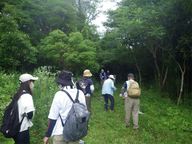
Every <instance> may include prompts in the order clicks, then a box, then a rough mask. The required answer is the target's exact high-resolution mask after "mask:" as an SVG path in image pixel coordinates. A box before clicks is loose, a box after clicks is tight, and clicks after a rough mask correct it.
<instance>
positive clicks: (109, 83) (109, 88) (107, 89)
mask: <svg viewBox="0 0 192 144" xmlns="http://www.w3.org/2000/svg"><path fill="white" fill-rule="evenodd" d="M113 90H117V88H116V87H115V86H114V82H113V80H111V79H110V78H109V79H107V80H105V82H104V83H103V87H102V94H103V95H104V94H110V95H111V96H113Z"/></svg>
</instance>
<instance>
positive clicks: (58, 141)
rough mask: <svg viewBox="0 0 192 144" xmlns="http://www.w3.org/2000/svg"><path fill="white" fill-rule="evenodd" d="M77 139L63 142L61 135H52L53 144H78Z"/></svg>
mask: <svg viewBox="0 0 192 144" xmlns="http://www.w3.org/2000/svg"><path fill="white" fill-rule="evenodd" d="M79 141H80V140H78V141H75V142H65V141H64V139H63V135H54V136H53V144H79Z"/></svg>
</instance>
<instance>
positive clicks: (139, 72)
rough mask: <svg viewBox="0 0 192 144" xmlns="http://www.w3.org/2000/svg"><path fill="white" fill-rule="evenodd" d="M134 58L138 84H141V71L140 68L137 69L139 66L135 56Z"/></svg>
mask: <svg viewBox="0 0 192 144" xmlns="http://www.w3.org/2000/svg"><path fill="white" fill-rule="evenodd" d="M134 60H135V66H136V68H137V71H138V74H139V85H140V86H141V71H140V69H139V66H138V64H137V60H136V58H135V57H134Z"/></svg>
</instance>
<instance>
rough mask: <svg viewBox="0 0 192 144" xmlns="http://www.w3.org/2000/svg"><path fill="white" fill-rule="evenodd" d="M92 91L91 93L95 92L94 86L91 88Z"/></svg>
mask: <svg viewBox="0 0 192 144" xmlns="http://www.w3.org/2000/svg"><path fill="white" fill-rule="evenodd" d="M90 90H91V93H93V92H94V85H91V86H90Z"/></svg>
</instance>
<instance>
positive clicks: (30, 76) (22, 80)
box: [19, 74, 38, 83]
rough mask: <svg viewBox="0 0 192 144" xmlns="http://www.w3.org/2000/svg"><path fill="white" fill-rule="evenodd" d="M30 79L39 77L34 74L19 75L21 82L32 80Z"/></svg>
mask: <svg viewBox="0 0 192 144" xmlns="http://www.w3.org/2000/svg"><path fill="white" fill-rule="evenodd" d="M30 80H33V81H35V80H38V77H33V76H32V75H30V74H22V75H21V76H20V77H19V82H20V83H24V82H26V81H30Z"/></svg>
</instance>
